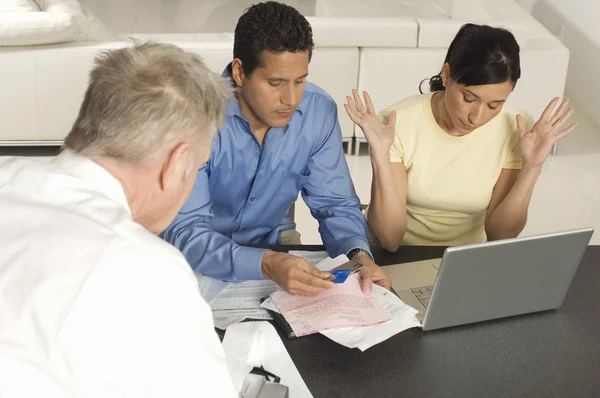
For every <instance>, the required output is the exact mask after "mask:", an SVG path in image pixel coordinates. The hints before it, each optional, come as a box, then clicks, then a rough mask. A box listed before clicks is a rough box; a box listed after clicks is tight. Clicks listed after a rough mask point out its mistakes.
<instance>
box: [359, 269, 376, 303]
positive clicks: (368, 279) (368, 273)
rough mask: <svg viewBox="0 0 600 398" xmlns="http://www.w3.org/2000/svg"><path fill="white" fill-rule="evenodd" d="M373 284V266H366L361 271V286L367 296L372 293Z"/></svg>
mask: <svg viewBox="0 0 600 398" xmlns="http://www.w3.org/2000/svg"><path fill="white" fill-rule="evenodd" d="M372 284H373V271H372V270H371V267H364V268H363V269H362V270H361V271H360V287H361V289H362V292H363V294H364V295H365V296H370V295H371V289H372V286H371V285H372Z"/></svg>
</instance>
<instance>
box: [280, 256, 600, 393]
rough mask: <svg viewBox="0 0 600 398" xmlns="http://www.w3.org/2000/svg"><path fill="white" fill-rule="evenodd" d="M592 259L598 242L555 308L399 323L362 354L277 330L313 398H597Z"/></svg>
mask: <svg viewBox="0 0 600 398" xmlns="http://www.w3.org/2000/svg"><path fill="white" fill-rule="evenodd" d="M287 249H295V250H298V249H301V250H323V248H322V247H320V246H302V247H292V248H290V247H288V248H287ZM443 250H444V248H431V247H404V248H401V249H400V250H399V251H398V252H397V253H394V254H391V253H387V252H384V251H382V250H374V252H373V255H374V257H375V260H376V261H377V263H378V264H379V265H382V266H384V265H388V264H395V263H399V262H409V261H418V260H425V259H428V258H436V257H441V255H442V253H443ZM598 265H600V246H590V247H588V250H587V251H586V254H585V256H584V258H583V260H582V263H581V265H580V266H579V270H578V271H577V274H576V275H575V278H574V280H573V283H572V285H571V287H570V289H569V292H568V294H567V297H566V299H565V302H564V304H563V306H562V308H561V309H559V310H557V311H547V312H543V313H537V314H529V315H522V316H518V317H513V318H507V319H500V320H495V321H488V322H483V323H479V324H473V325H466V326H460V327H454V328H449V329H442V330H437V331H429V332H423V331H422V330H421V329H409V330H407V331H404V332H402V333H400V334H397V335H396V336H394V337H392V338H390V339H388V340H386V341H384V342H383V343H381V344H378V345H376V346H374V347H372V348H370V349H368V350H367V351H365V352H361V351H359V350H358V349H349V348H346V347H344V346H341V345H339V344H337V343H334V342H333V341H331V340H329V339H327V338H326V337H325V336H323V335H320V334H315V335H310V336H305V337H302V338H299V339H293V340H289V339H287V338H286V337H284V336H283V334H281V337H282V340H283V342H284V344H285V346H286V347H287V350H288V352H289V353H290V355H291V357H292V359H293V360H294V363H295V364H296V367H297V368H298V370H299V371H300V374H301V375H302V377H303V378H304V381H305V382H306V384H307V386H308V388H309V389H310V391H311V392H312V394H313V395H314V396H315V398H321V397H344V398H346V397H377V398H378V397H415V396H419V397H548V398H549V397H600V269H599V268H598ZM290 398H293V395H292V396H291V397H290Z"/></svg>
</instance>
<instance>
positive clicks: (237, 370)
mask: <svg viewBox="0 0 600 398" xmlns="http://www.w3.org/2000/svg"><path fill="white" fill-rule="evenodd" d="M223 350H224V351H225V356H226V358H227V366H228V368H229V372H230V374H231V377H232V380H233V382H234V387H235V388H236V389H237V391H239V392H240V393H243V392H244V391H246V388H247V387H248V386H247V383H246V381H247V380H246V377H247V376H248V373H249V372H250V370H252V368H253V367H255V366H256V367H259V366H261V365H262V366H263V368H264V369H265V370H267V371H269V372H271V373H273V374H275V375H277V376H279V377H280V378H281V381H280V383H281V384H283V385H285V386H287V387H288V388H289V393H290V394H289V395H290V397H294V398H312V394H311V393H310V391H309V390H308V387H306V384H305V383H304V380H302V376H300V373H299V372H298V369H296V366H295V365H294V362H293V361H292V359H291V358H290V355H289V353H288V352H287V350H286V349H285V346H284V345H283V342H282V341H281V338H280V337H279V335H278V334H277V331H276V330H275V329H274V328H273V326H272V325H271V324H269V323H268V322H246V323H238V324H235V325H231V326H230V327H229V328H228V329H227V332H225V337H224V339H223Z"/></svg>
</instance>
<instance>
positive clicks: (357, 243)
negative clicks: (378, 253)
mask: <svg viewBox="0 0 600 398" xmlns="http://www.w3.org/2000/svg"><path fill="white" fill-rule="evenodd" d="M341 249H342V253H344V254H346V256H347V255H348V253H350V252H351V251H352V250H354V249H362V250H364V251H366V252H367V254H368V255H369V256H370V257H371V260H373V261H375V259H374V258H373V254H372V253H371V248H370V247H369V243H368V242H367V241H365V240H362V239H359V238H351V239H348V240H347V241H346V242H344V243H343V244H342V245H341Z"/></svg>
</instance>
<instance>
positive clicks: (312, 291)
mask: <svg viewBox="0 0 600 398" xmlns="http://www.w3.org/2000/svg"><path fill="white" fill-rule="evenodd" d="M285 290H286V291H287V292H288V293H290V294H293V295H294V296H316V295H318V294H319V293H321V292H324V291H325V290H327V289H323V288H320V287H314V286H312V285H307V284H305V283H302V282H300V281H291V282H290V283H289V287H288V288H287V289H285Z"/></svg>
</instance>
